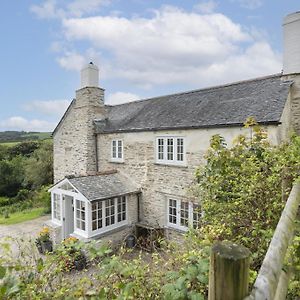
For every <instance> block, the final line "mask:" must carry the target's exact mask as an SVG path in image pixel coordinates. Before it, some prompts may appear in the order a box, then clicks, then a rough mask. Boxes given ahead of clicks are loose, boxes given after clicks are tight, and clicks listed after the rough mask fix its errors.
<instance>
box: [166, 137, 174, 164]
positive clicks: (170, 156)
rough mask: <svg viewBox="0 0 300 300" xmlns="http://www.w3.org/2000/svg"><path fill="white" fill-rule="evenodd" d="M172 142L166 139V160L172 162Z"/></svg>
mask: <svg viewBox="0 0 300 300" xmlns="http://www.w3.org/2000/svg"><path fill="white" fill-rule="evenodd" d="M173 146H174V140H173V139H167V159H168V160H173V159H174V147H173Z"/></svg>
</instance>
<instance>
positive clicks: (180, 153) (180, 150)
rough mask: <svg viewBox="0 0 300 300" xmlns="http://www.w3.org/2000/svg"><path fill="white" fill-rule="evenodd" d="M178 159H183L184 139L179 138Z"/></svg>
mask: <svg viewBox="0 0 300 300" xmlns="http://www.w3.org/2000/svg"><path fill="white" fill-rule="evenodd" d="M177 160H178V161H183V139H182V138H179V139H177Z"/></svg>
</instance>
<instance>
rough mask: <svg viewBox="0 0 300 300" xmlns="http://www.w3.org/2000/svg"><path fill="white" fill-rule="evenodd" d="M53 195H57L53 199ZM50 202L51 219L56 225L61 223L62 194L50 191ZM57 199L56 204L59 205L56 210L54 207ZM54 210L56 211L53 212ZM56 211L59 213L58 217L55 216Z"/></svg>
mask: <svg viewBox="0 0 300 300" xmlns="http://www.w3.org/2000/svg"><path fill="white" fill-rule="evenodd" d="M55 196H57V197H58V199H55ZM51 197H52V199H51V204H52V207H51V212H52V221H53V222H54V223H56V224H58V225H61V221H62V220H61V219H62V201H61V200H62V195H61V194H59V193H52V194H51ZM57 200H58V206H59V211H57V210H56V207H55V202H56V201H57ZM55 212H56V213H55ZM57 213H58V214H59V219H58V218H56V216H55V215H57Z"/></svg>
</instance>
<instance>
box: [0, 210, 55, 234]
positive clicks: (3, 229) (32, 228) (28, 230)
mask: <svg viewBox="0 0 300 300" xmlns="http://www.w3.org/2000/svg"><path fill="white" fill-rule="evenodd" d="M49 219H50V215H47V216H43V217H41V218H37V219H34V220H31V221H26V222H23V223H19V224H14V225H0V239H1V238H5V237H8V236H10V237H13V238H17V237H23V238H24V237H29V238H34V237H35V236H36V235H37V234H38V232H39V231H40V230H41V228H42V226H43V224H44V223H45V221H47V220H49Z"/></svg>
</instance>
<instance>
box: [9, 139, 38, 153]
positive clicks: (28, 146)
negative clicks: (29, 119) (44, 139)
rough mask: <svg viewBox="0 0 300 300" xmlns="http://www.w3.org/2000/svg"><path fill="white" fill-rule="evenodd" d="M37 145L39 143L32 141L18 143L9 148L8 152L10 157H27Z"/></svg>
mask: <svg viewBox="0 0 300 300" xmlns="http://www.w3.org/2000/svg"><path fill="white" fill-rule="evenodd" d="M39 146H40V144H39V143H38V142H34V141H29V142H22V143H18V144H16V145H15V146H12V147H11V148H9V154H10V156H11V157H14V156H17V155H22V156H26V157H29V156H30V155H31V154H32V153H33V152H34V151H35V150H36V149H38V148H39Z"/></svg>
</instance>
